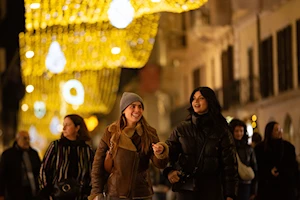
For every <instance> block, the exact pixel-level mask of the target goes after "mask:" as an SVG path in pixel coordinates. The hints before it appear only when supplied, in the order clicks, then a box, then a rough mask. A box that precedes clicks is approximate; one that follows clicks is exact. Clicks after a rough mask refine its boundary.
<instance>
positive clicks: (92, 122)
mask: <svg viewBox="0 0 300 200" xmlns="http://www.w3.org/2000/svg"><path fill="white" fill-rule="evenodd" d="M84 121H85V123H86V126H87V128H88V130H89V131H93V130H94V129H95V128H96V127H97V126H98V118H97V117H96V116H94V115H93V116H91V117H89V118H86V119H84Z"/></svg>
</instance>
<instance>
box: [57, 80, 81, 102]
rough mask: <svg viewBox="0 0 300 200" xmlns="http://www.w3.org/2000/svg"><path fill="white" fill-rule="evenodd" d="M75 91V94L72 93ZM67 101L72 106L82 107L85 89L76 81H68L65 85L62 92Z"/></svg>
mask: <svg viewBox="0 0 300 200" xmlns="http://www.w3.org/2000/svg"><path fill="white" fill-rule="evenodd" d="M72 90H74V92H72ZM62 94H63V97H64V99H65V101H66V102H67V103H69V104H72V105H81V104H83V102H84V87H83V85H82V83H81V82H80V81H78V80H76V79H72V80H68V81H67V82H66V83H65V84H64V85H63V91H62Z"/></svg>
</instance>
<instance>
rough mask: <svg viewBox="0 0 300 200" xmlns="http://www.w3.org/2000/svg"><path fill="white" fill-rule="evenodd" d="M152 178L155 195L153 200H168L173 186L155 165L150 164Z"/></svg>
mask: <svg viewBox="0 0 300 200" xmlns="http://www.w3.org/2000/svg"><path fill="white" fill-rule="evenodd" d="M150 177H151V181H152V185H153V192H154V195H153V197H152V200H167V194H168V192H169V190H170V188H171V184H170V182H169V181H168V179H167V178H166V177H164V176H163V174H162V171H161V170H160V169H158V168H156V167H155V166H153V164H152V163H151V164H150Z"/></svg>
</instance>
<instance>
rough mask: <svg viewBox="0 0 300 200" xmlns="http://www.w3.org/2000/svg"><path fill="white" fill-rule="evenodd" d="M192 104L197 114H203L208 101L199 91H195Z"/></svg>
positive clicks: (205, 111) (206, 108) (206, 109)
mask: <svg viewBox="0 0 300 200" xmlns="http://www.w3.org/2000/svg"><path fill="white" fill-rule="evenodd" d="M192 106H193V109H194V112H195V113H197V114H204V113H207V111H208V103H207V101H206V99H205V98H204V96H202V94H201V93H200V91H197V92H195V94H194V96H193V101H192Z"/></svg>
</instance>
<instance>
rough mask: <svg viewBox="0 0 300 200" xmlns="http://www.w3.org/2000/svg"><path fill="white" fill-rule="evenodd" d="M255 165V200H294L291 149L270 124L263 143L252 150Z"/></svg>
mask: <svg viewBox="0 0 300 200" xmlns="http://www.w3.org/2000/svg"><path fill="white" fill-rule="evenodd" d="M255 154H256V159H257V165H258V191H257V199H258V200H269V199H270V200H282V199H285V200H294V199H295V198H296V192H297V177H298V163H297V161H296V153H295V147H294V145H292V144H291V143H290V142H288V141H285V140H283V139H282V128H281V127H280V125H279V123H278V122H275V121H271V122H269V123H268V124H267V125H266V127H265V136H264V140H263V142H261V143H259V144H257V145H256V147H255Z"/></svg>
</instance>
